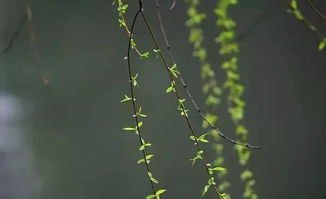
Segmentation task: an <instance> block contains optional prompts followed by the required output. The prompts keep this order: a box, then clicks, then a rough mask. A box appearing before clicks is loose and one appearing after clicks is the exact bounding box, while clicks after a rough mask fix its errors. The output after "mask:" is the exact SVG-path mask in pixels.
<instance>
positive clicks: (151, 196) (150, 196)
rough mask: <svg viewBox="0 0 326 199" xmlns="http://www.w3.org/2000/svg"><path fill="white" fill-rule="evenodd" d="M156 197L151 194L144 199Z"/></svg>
mask: <svg viewBox="0 0 326 199" xmlns="http://www.w3.org/2000/svg"><path fill="white" fill-rule="evenodd" d="M155 197H156V196H155V195H154V194H151V195H148V196H146V199H153V198H155Z"/></svg>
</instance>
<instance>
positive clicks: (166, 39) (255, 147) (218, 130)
mask: <svg viewBox="0 0 326 199" xmlns="http://www.w3.org/2000/svg"><path fill="white" fill-rule="evenodd" d="M155 3H156V10H157V18H158V21H159V25H160V29H161V33H162V35H163V38H164V41H165V45H166V49H167V51H168V54H169V57H170V59H171V61H172V63H173V64H176V62H175V59H174V56H173V53H172V50H171V46H170V43H169V40H168V37H167V34H166V31H165V28H164V24H163V20H162V16H161V11H160V4H159V0H155ZM179 72H180V71H179ZM178 79H179V81H180V82H181V84H182V87H183V88H184V89H185V90H186V93H187V96H188V98H189V99H190V101H191V104H192V105H193V107H194V108H195V109H196V112H197V113H198V114H199V115H200V116H201V117H202V119H203V120H204V121H205V122H207V124H208V125H209V126H210V127H211V128H212V129H214V130H215V131H216V132H217V133H218V134H219V135H220V136H221V137H222V138H224V139H225V140H227V141H229V142H231V143H232V144H236V145H241V146H244V147H247V148H250V149H261V147H260V146H253V145H250V144H246V143H241V142H237V141H235V140H234V139H232V138H229V137H228V136H226V135H225V134H224V133H222V132H221V130H220V129H219V128H217V127H216V126H215V125H214V124H212V123H211V122H210V121H209V120H208V119H207V118H206V116H205V115H204V113H203V112H202V111H201V109H200V108H199V106H198V105H197V103H196V101H195V99H194V98H193V96H192V94H191V92H190V90H189V89H188V86H187V84H186V82H185V81H184V78H183V75H182V73H180V74H179V78H178Z"/></svg>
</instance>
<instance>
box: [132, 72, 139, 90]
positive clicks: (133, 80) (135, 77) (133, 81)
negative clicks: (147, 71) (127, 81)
mask: <svg viewBox="0 0 326 199" xmlns="http://www.w3.org/2000/svg"><path fill="white" fill-rule="evenodd" d="M137 77H138V73H137V74H136V75H135V76H134V77H131V82H132V85H133V86H135V87H136V86H138V82H137Z"/></svg>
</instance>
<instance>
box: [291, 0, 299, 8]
mask: <svg viewBox="0 0 326 199" xmlns="http://www.w3.org/2000/svg"><path fill="white" fill-rule="evenodd" d="M290 7H291V8H292V9H294V10H297V9H298V4H297V1H296V0H291V2H290Z"/></svg>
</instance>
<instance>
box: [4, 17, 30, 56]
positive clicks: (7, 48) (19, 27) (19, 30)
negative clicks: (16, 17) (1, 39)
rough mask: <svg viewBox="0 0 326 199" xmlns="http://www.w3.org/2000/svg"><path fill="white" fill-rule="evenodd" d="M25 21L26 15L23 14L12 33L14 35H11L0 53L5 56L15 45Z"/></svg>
mask: <svg viewBox="0 0 326 199" xmlns="http://www.w3.org/2000/svg"><path fill="white" fill-rule="evenodd" d="M26 19H27V15H26V14H24V15H23V17H22V18H21V20H20V22H19V25H18V27H17V29H16V31H15V32H14V34H13V35H12V37H11V38H10V40H9V43H8V44H7V46H6V47H5V48H4V50H3V51H2V52H3V54H6V53H7V52H8V51H9V50H10V49H11V48H12V47H13V46H14V44H15V42H16V40H17V38H18V36H19V34H20V32H21V30H22V28H23V26H24V24H25V23H26Z"/></svg>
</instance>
